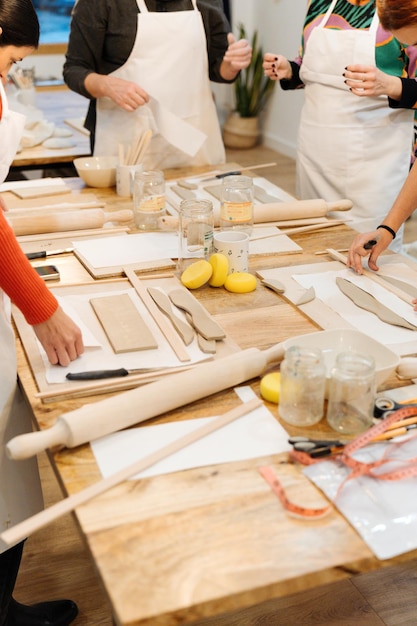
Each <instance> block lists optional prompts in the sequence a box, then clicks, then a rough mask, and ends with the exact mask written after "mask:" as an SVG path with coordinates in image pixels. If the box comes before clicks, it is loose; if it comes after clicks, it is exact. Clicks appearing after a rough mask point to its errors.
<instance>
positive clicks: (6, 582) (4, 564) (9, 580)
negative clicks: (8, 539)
mask: <svg viewBox="0 0 417 626" xmlns="http://www.w3.org/2000/svg"><path fill="white" fill-rule="evenodd" d="M23 544H24V542H23V541H22V542H21V543H18V544H17V545H16V546H14V547H13V548H10V549H9V550H6V552H3V554H0V626H4V625H5V624H7V621H6V620H7V613H8V609H9V604H10V600H11V597H12V594H13V589H14V586H15V583H16V578H17V573H18V571H19V567H20V561H21V559H22V552H23Z"/></svg>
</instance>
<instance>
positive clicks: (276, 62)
mask: <svg viewBox="0 0 417 626" xmlns="http://www.w3.org/2000/svg"><path fill="white" fill-rule="evenodd" d="M262 67H263V70H264V74H265V76H268V78H270V79H271V80H291V78H292V67H291V64H290V62H289V61H288V59H287V58H286V57H283V56H282V55H281V54H272V53H271V52H266V53H265V54H264V62H263V64H262Z"/></svg>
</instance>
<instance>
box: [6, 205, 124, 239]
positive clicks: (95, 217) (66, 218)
mask: <svg viewBox="0 0 417 626" xmlns="http://www.w3.org/2000/svg"><path fill="white" fill-rule="evenodd" d="M9 213H12V211H10V212H9ZM7 219H8V221H9V222H10V224H11V226H12V228H13V230H14V233H15V235H16V237H18V236H19V235H37V234H40V233H55V232H61V231H67V230H82V229H85V228H101V227H102V226H103V225H104V224H105V223H106V222H130V220H132V219H133V211H131V210H130V209H123V210H121V211H114V212H113V213H110V212H105V211H103V209H84V210H81V211H63V212H62V213H59V212H56V213H47V212H46V213H44V214H42V215H16V216H13V215H9V214H8V215H7Z"/></svg>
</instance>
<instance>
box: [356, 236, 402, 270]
mask: <svg viewBox="0 0 417 626" xmlns="http://www.w3.org/2000/svg"><path fill="white" fill-rule="evenodd" d="M372 242H375V243H372ZM391 242H392V236H391V235H390V233H388V232H386V231H385V230H382V229H378V230H374V231H372V232H370V233H359V234H358V235H356V237H355V239H354V240H353V241H352V243H351V245H350V248H349V252H348V255H347V263H346V267H351V268H352V269H354V270H355V272H357V273H358V274H363V268H362V259H363V258H364V257H366V256H369V259H368V267H369V269H371V270H373V271H378V270H379V267H378V265H377V263H376V261H377V259H378V257H379V255H380V254H381V252H383V251H384V250H386V248H388V246H389V245H390V243H391Z"/></svg>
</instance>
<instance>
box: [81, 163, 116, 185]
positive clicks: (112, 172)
mask: <svg viewBox="0 0 417 626" xmlns="http://www.w3.org/2000/svg"><path fill="white" fill-rule="evenodd" d="M73 163H74V166H75V169H76V170H77V173H78V176H79V177H80V178H82V179H83V181H84V182H85V184H86V185H88V186H89V187H114V186H115V184H116V165H117V157H115V156H114V157H113V156H91V157H80V158H78V159H74V161H73Z"/></svg>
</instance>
